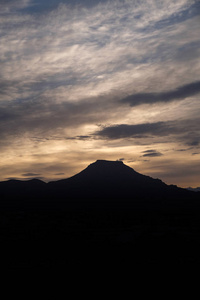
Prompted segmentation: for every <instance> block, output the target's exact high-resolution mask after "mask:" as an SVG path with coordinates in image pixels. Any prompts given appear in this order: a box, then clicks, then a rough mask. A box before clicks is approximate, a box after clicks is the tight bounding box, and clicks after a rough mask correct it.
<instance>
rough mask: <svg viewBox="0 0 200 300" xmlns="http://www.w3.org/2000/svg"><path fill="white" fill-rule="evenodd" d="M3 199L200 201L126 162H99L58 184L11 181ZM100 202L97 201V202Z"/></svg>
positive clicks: (0, 190) (2, 187) (2, 189)
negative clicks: (143, 173) (136, 169)
mask: <svg viewBox="0 0 200 300" xmlns="http://www.w3.org/2000/svg"><path fill="white" fill-rule="evenodd" d="M0 196H1V201H2V199H6V200H8V199H12V200H13V201H15V200H16V203H17V201H18V200H23V202H24V201H25V200H27V202H30V201H33V202H34V200H35V199H36V200H37V203H38V202H40V201H41V202H43V201H45V203H46V205H48V200H51V204H52V201H54V200H55V202H56V203H58V202H59V200H62V203H63V201H65V202H66V203H65V204H67V203H68V202H70V203H72V202H73V200H76V204H77V201H79V202H82V204H83V202H84V201H86V202H87V203H88V202H90V203H92V202H94V203H97V201H98V202H104V203H105V202H107V203H109V202H111V203H112V205H113V203H115V202H117V203H119V202H121V203H125V202H129V204H130V203H132V204H134V203H136V202H137V203H138V202H141V203H143V202H146V205H148V204H149V205H151V204H152V205H153V203H154V204H155V205H160V204H161V203H174V204H175V202H176V203H177V202H178V203H179V202H181V203H182V204H183V203H184V201H185V199H188V200H189V201H190V200H191V199H197V198H198V196H199V195H197V193H194V192H192V191H189V190H186V189H182V188H179V187H177V186H175V185H167V184H165V183H164V182H162V181H161V180H160V179H154V178H151V177H149V176H146V175H142V174H140V173H138V172H136V171H135V170H134V169H132V168H130V167H129V166H127V165H125V164H124V163H123V162H122V161H107V160H97V161H96V162H94V163H92V164H90V165H89V166H88V167H87V168H86V169H84V170H83V171H81V172H80V173H78V174H76V175H74V176H72V177H70V178H67V179H62V180H58V181H52V182H49V183H45V182H43V181H41V180H39V179H32V180H28V181H20V180H9V181H5V182H0ZM95 201H96V202H95Z"/></svg>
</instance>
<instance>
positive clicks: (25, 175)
mask: <svg viewBox="0 0 200 300" xmlns="http://www.w3.org/2000/svg"><path fill="white" fill-rule="evenodd" d="M40 175H41V174H36V173H25V174H22V176H24V177H32V176H40Z"/></svg>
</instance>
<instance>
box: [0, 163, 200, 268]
mask: <svg viewBox="0 0 200 300" xmlns="http://www.w3.org/2000/svg"><path fill="white" fill-rule="evenodd" d="M0 197H1V203H0V206H1V211H0V241H1V253H2V254H1V267H4V268H8V269H10V268H11V269H13V268H54V267H56V268H63V267H64V268H65V267H68V268H69V267H72V268H76V267H86V266H87V267H88V266H94V267H98V266H100V267H102V266H104V267H109V266H112V265H113V266H120V265H130V266H131V265H137V264H146V263H153V264H162V265H164V264H173V265H174V264H180V263H200V254H199V253H200V204H199V201H200V197H199V193H195V192H191V191H187V190H184V189H181V188H177V187H176V186H168V185H166V184H164V183H163V182H162V181H160V180H159V179H152V178H150V177H148V176H144V175H141V174H139V173H137V172H135V171H134V170H133V169H131V168H129V167H128V166H126V165H124V164H123V163H122V162H109V161H97V162H95V163H93V164H91V165H90V166H88V167H87V168H86V169H85V170H83V171H82V172H81V173H79V174H77V175H75V176H73V177H71V178H69V179H65V180H60V181H57V182H51V183H48V184H45V183H44V182H42V181H39V180H32V181H28V182H22V181H15V180H10V181H7V182H1V183H0Z"/></svg>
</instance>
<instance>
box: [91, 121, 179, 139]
mask: <svg viewBox="0 0 200 300" xmlns="http://www.w3.org/2000/svg"><path fill="white" fill-rule="evenodd" d="M173 130H174V127H173V126H171V125H170V123H165V122H156V123H144V124H136V125H127V124H120V125H114V126H109V127H105V128H103V129H102V130H100V131H97V132H96V135H98V136H99V137H103V138H108V139H120V138H131V137H134V138H143V137H145V136H149V135H157V136H162V135H167V134H170V133H172V132H173Z"/></svg>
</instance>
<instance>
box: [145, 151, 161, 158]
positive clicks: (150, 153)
mask: <svg viewBox="0 0 200 300" xmlns="http://www.w3.org/2000/svg"><path fill="white" fill-rule="evenodd" d="M143 153H144V154H143V155H142V156H143V157H157V156H162V155H163V154H162V153H160V152H158V151H156V150H146V151H143Z"/></svg>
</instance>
